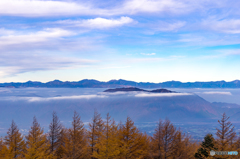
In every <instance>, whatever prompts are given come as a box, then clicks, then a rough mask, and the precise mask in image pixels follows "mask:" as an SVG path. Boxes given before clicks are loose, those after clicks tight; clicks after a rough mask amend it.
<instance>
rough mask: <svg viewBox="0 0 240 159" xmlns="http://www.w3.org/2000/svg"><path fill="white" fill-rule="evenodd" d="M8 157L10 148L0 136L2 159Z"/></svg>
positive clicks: (0, 156)
mask: <svg viewBox="0 0 240 159" xmlns="http://www.w3.org/2000/svg"><path fill="white" fill-rule="evenodd" d="M6 158H8V148H7V146H6V145H5V144H4V142H3V139H2V138H0V159H6Z"/></svg>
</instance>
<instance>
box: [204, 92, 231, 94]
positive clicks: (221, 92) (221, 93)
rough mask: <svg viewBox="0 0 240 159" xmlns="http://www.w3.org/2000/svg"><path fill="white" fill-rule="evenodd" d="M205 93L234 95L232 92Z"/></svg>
mask: <svg viewBox="0 0 240 159" xmlns="http://www.w3.org/2000/svg"><path fill="white" fill-rule="evenodd" d="M203 94H219V95H232V93H231V92H203Z"/></svg>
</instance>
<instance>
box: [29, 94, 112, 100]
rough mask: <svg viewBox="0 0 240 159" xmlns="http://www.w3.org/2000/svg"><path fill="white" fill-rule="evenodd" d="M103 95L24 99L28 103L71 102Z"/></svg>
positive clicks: (102, 96)
mask: <svg viewBox="0 0 240 159" xmlns="http://www.w3.org/2000/svg"><path fill="white" fill-rule="evenodd" d="M106 97H107V96H104V95H75V96H61V97H49V98H41V97H26V98H24V99H27V100H28V101H29V102H39V101H50V100H71V99H92V98H106Z"/></svg>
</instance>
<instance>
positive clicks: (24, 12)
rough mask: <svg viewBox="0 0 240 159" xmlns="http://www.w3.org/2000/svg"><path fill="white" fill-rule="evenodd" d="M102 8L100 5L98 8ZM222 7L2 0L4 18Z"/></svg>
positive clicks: (183, 1)
mask: <svg viewBox="0 0 240 159" xmlns="http://www.w3.org/2000/svg"><path fill="white" fill-rule="evenodd" d="M224 4H226V3H223V4H222V3H221V6H223V5H224ZM97 5H99V6H97ZM100 6H101V7H100ZM212 6H216V7H218V6H219V2H218V1H216V0H213V1H206V0H199V1H191V0H126V1H123V2H120V3H118V5H117V6H114V7H112V6H104V5H102V3H101V2H98V3H96V1H92V2H91V1H87V2H86V1H85V2H83V1H61V0H0V15H10V16H26V17H37V16H69V15H105V16H110V15H126V14H130V15H131V14H138V13H170V14H175V15H178V14H186V13H190V12H192V11H194V10H197V9H198V10H200V11H201V10H207V9H209V8H211V7H212Z"/></svg>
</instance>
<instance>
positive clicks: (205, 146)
mask: <svg viewBox="0 0 240 159" xmlns="http://www.w3.org/2000/svg"><path fill="white" fill-rule="evenodd" d="M218 122H219V124H220V127H219V128H217V131H216V136H217V138H216V139H214V137H213V135H212V134H207V135H206V136H205V138H204V140H203V141H202V142H201V143H197V142H194V141H193V140H192V138H191V137H190V136H188V135H186V134H184V133H183V132H182V131H181V130H180V129H177V128H176V127H175V126H174V125H173V124H172V123H171V122H170V121H169V120H168V119H166V120H165V121H162V120H159V122H158V123H157V125H156V128H155V132H154V134H153V136H149V135H147V134H146V133H143V132H141V131H140V130H139V129H138V128H137V127H136V126H135V125H134V122H133V121H132V120H131V118H130V117H127V119H126V121H125V122H124V123H121V122H120V123H119V124H117V123H116V122H115V121H114V119H112V118H111V117H110V115H109V114H107V116H106V118H105V119H103V118H102V117H101V115H100V114H99V113H98V112H97V111H95V112H94V116H93V118H92V121H91V122H90V123H89V125H88V128H87V129H86V128H85V127H84V124H83V122H82V121H81V118H80V116H79V114H78V113H77V112H76V111H75V112H74V114H73V119H72V126H71V127H70V128H65V127H64V126H63V125H62V124H61V122H60V120H59V118H58V117H57V114H56V112H53V114H52V122H51V123H50V125H49V131H48V133H45V134H44V131H43V128H41V126H40V124H39V123H38V121H37V119H36V117H34V118H33V123H32V125H31V128H30V129H29V132H28V134H27V135H25V136H23V135H22V134H21V133H20V132H19V129H18V127H17V125H16V123H15V122H14V121H12V124H11V125H10V128H9V129H8V132H7V135H6V136H5V137H4V138H0V158H2V159H13V158H17V159H194V158H198V159H204V158H229V157H230V158H237V157H239V156H221V155H215V156H214V157H213V156H211V155H210V151H211V150H214V151H239V150H240V137H239V136H237V134H236V132H235V130H234V126H232V124H231V122H230V121H229V117H227V116H226V114H225V113H224V114H223V115H222V119H221V120H219V121H218Z"/></svg>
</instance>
